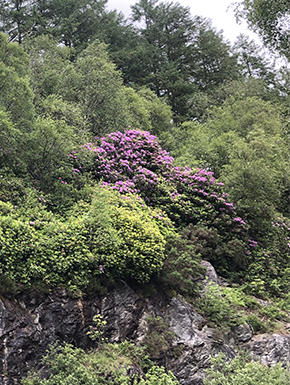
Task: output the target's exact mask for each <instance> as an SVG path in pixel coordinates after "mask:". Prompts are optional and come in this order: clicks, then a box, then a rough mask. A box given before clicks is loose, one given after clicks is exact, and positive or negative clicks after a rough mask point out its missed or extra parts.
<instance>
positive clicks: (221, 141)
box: [0, 0, 290, 384]
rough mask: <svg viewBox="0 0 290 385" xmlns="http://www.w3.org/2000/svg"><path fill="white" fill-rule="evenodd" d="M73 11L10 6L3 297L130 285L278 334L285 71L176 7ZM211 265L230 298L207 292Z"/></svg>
mask: <svg viewBox="0 0 290 385" xmlns="http://www.w3.org/2000/svg"><path fill="white" fill-rule="evenodd" d="M18 3H19V4H18ZM66 3H67V4H70V5H71V7H68V8H66V9H67V13H66V14H64V12H63V11H62V10H63V9H64V5H60V3H58V2H56V1H54V0H53V1H51V2H50V3H49V4H48V5H47V8H45V7H46V5H45V4H44V3H43V2H40V1H35V2H33V5H32V2H21V1H20V2H17V3H16V2H14V1H7V2H3V1H2V2H1V1H0V4H1V11H0V26H1V30H2V31H3V32H4V33H1V34H0V147H1V148H0V273H1V276H0V292H1V294H3V295H10V296H17V295H18V294H19V293H21V292H24V291H38V290H39V291H42V292H50V291H51V290H54V289H56V288H59V287H61V288H65V289H67V290H69V291H70V292H71V293H72V295H76V296H82V295H84V296H85V295H91V294H95V293H99V294H104V293H106V291H107V290H108V289H109V288H111V287H113V286H114V284H115V283H116V282H117V281H118V280H120V279H122V280H126V281H127V282H130V283H131V284H133V285H137V286H138V285H139V286H138V287H140V285H141V286H142V285H143V284H144V283H149V284H150V285H152V286H158V287H162V290H163V292H164V293H165V295H167V296H169V297H170V296H173V295H176V294H177V293H180V294H182V295H184V296H186V297H187V299H188V300H189V301H191V302H193V303H195V304H196V306H197V307H198V308H199V310H200V311H201V312H202V313H203V314H204V315H205V316H206V317H207V319H208V320H209V322H212V323H213V324H216V325H219V326H221V327H222V326H230V325H235V324H236V323H237V319H236V314H237V312H241V313H238V314H240V322H249V323H251V324H252V326H253V328H254V330H255V331H256V332H259V331H265V330H273V329H275V322H276V321H277V320H280V321H281V320H282V321H285V320H287V319H288V316H287V312H288V311H289V310H290V309H289V304H288V302H289V301H288V299H289V294H288V291H289V289H288V288H289V285H290V264H289V258H290V210H289V207H290V206H289V199H290V196H289V195H290V173H289V171H290V170H289V111H290V109H289V103H290V99H289V87H288V82H289V71H288V68H287V66H285V67H282V68H280V69H277V68H276V67H275V66H274V65H273V64H271V61H270V59H268V58H267V57H266V56H265V55H264V54H263V49H262V48H261V47H258V46H257V45H255V43H254V42H253V41H249V39H248V38H247V37H246V36H243V35H241V36H240V37H239V38H238V40H237V42H236V43H235V44H234V45H233V46H230V44H229V43H228V42H227V41H225V40H224V38H223V36H222V33H221V32H218V31H217V30H216V29H215V28H214V27H213V26H212V24H211V23H210V22H209V21H208V20H206V19H203V18H201V17H197V16H196V17H192V16H191V15H190V10H189V9H188V8H185V7H182V6H181V5H180V4H178V3H176V4H175V3H166V2H158V1H153V0H150V1H143V0H140V1H139V2H138V3H136V4H135V5H134V6H133V7H132V20H131V21H128V20H125V18H124V17H123V16H122V14H119V13H117V12H116V11H113V12H112V11H110V12H108V11H107V9H106V2H105V1H97V2H91V1H86V0H84V1H77V2H75V1H74V2H72V1H67V2H66ZM254 3H255V2H254ZM245 4H248V2H245ZM245 4H244V13H246V15H247V17H250V16H249V15H251V14H250V13H249V12H250V11H249V9H250V8H249V7H250V5H247V7H248V8H245V7H246V5H245ZM247 12H248V13H247ZM253 12H254V11H253ZM255 15H256V14H255ZM257 15H258V14H257ZM257 15H256V16H255V17H258V16H257ZM140 21H141V23H139V24H137V23H136V22H140ZM255 22H256V19H251V23H252V24H253V25H254V23H255ZM134 23H135V24H134ZM140 25H141V27H140ZM259 28H263V26H261V27H259ZM267 33H268V32H267ZM265 36H266V32H265ZM265 38H266V37H265ZM269 42H270V40H267V43H268V44H270V43H269ZM281 44H282V43H281ZM281 46H282V45H281ZM283 47H284V45H283ZM273 48H275V47H274V46H273ZM283 50H284V51H285V48H283ZM284 51H283V54H284V53H285V52H284ZM202 259H205V260H208V261H210V262H211V263H212V264H213V266H214V267H215V269H216V270H217V272H218V274H220V275H221V276H222V277H224V278H225V279H227V282H228V286H227V287H223V288H219V289H217V288H215V287H214V286H213V287H211V288H209V290H208V292H207V295H206V296H205V297H203V298H200V297H199V295H198V289H199V288H198V284H197V283H196V282H197V279H198V278H199V277H201V276H202V274H204V269H203V267H202V266H201V265H200V261H201V260H202ZM215 290H219V295H216V293H215ZM256 297H258V298H261V299H268V300H269V301H270V303H271V306H270V307H268V308H266V309H262V308H261V307H260V305H259V302H258V301H257V299H256ZM219 298H222V300H219ZM225 309H226V310H225ZM233 309H234V310H233ZM231 312H233V313H231ZM246 313H247V314H246ZM261 319H263V320H261ZM69 354H71V353H69ZM73 354H74V353H73ZM75 354H82V353H77V352H76V353H75ZM156 370H157V369H156ZM249 370H250V369H249ZM157 371H158V370H157ZM148 373H149V372H148ZM152 373H153V374H152V376H154V375H155V374H154V373H155V372H152ZM152 378H153V377H152ZM35 381H36V380H35ZM51 381H52V380H51ZM146 381H147V380H144V384H147V383H148V384H149V383H150V384H151V382H146ZM148 381H149V380H148ZM150 381H151V380H150ZM152 381H153V380H152ZM166 381H168V382H164V384H165V383H166V384H167V383H168V384H173V383H174V380H173V379H172V378H171V377H170V378H169V377H168V379H167V380H166ZM33 383H35V384H36V383H37V384H38V383H40V382H33ZM47 383H49V384H50V383H51V384H52V383H56V382H47ZM58 383H60V382H58ZM64 383H65V382H64ZM87 383H88V384H90V383H92V384H93V383H94V382H87ZM152 383H155V382H152ZM215 383H218V382H212V384H215ZM229 383H230V382H229ZM120 384H121V382H120Z"/></svg>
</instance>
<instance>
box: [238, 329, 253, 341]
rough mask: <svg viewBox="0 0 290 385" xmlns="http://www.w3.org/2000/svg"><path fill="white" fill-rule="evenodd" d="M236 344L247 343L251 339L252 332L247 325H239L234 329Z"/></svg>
mask: <svg viewBox="0 0 290 385" xmlns="http://www.w3.org/2000/svg"><path fill="white" fill-rule="evenodd" d="M235 335H236V338H237V341H238V342H247V341H249V340H250V339H251V338H252V337H253V331H252V329H251V327H250V326H249V325H239V326H238V327H236V328H235Z"/></svg>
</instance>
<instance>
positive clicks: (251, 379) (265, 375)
mask: <svg viewBox="0 0 290 385" xmlns="http://www.w3.org/2000/svg"><path fill="white" fill-rule="evenodd" d="M211 363H212V367H211V368H210V369H208V370H207V377H206V378H205V380H204V384H205V385H260V384H265V385H286V384H289V381H290V372H289V369H288V368H283V367H282V365H281V364H277V365H275V366H272V367H269V366H267V365H263V364H262V363H260V362H255V361H250V360H249V359H247V358H245V357H243V356H237V357H236V358H234V359H233V360H232V361H230V362H226V361H225V355H224V354H220V355H218V356H217V357H214V358H212V359H211Z"/></svg>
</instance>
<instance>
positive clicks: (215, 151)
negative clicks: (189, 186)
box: [177, 98, 289, 236]
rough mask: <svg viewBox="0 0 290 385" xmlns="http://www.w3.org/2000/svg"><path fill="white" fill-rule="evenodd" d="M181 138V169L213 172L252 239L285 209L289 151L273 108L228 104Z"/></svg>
mask: <svg viewBox="0 0 290 385" xmlns="http://www.w3.org/2000/svg"><path fill="white" fill-rule="evenodd" d="M179 135H180V137H179V138H178V137H177V141H179V142H183V143H186V144H185V145H184V146H181V148H180V150H179V153H180V154H181V156H180V158H179V162H180V163H181V164H187V165H188V164H190V163H189V162H192V163H193V162H194V164H195V165H198V166H199V167H204V168H206V169H209V170H212V171H213V172H214V175H215V176H216V177H218V178H219V180H220V182H223V183H224V184H225V189H226V191H227V193H228V195H229V197H230V199H231V200H232V201H233V202H234V205H235V206H236V207H237V210H238V214H239V215H240V216H241V217H243V218H244V219H245V220H247V221H248V222H249V223H250V224H251V227H252V231H253V233H256V234H255V235H257V234H259V235H261V234H262V233H263V231H264V230H265V228H264V227H263V226H271V225H270V222H269V219H270V218H271V216H273V213H274V212H275V210H276V207H278V208H279V209H280V210H282V209H283V207H285V206H287V205H286V204H285V203H286V202H285V201H284V199H285V196H286V194H285V192H286V191H288V185H289V176H288V175H289V162H288V157H287V146H286V143H285V140H284V136H283V129H282V125H281V122H280V117H279V111H278V109H277V108H276V107H275V106H274V105H272V104H271V103H270V102H265V101H262V100H260V99H257V98H245V99H240V100H239V99H237V100H234V98H229V99H228V100H227V101H226V102H224V104H222V106H220V107H215V108H213V109H212V111H211V114H210V118H209V119H208V121H207V122H206V123H205V124H203V125H201V124H198V123H187V124H184V126H183V130H182V129H181V130H180V133H179ZM182 135H183V136H182ZM192 163H191V164H192ZM284 194H285V195H284ZM267 223H268V224H267ZM265 234H266V233H264V235H265ZM264 235H263V236H264Z"/></svg>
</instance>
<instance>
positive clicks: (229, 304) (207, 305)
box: [196, 283, 246, 327]
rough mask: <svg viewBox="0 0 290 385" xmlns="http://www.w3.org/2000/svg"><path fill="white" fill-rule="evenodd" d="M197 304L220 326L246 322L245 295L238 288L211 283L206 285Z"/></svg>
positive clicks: (204, 313)
mask: <svg viewBox="0 0 290 385" xmlns="http://www.w3.org/2000/svg"><path fill="white" fill-rule="evenodd" d="M196 306H197V308H198V310H199V311H200V312H201V313H202V314H203V315H204V316H206V317H207V318H208V319H209V320H210V322H212V323H213V324H215V325H216V326H219V327H225V326H227V327H228V326H235V325H241V324H243V323H245V322H246V317H245V314H244V312H243V311H242V310H241V309H245V308H246V304H245V301H244V295H243V293H242V292H241V291H240V290H238V289H234V288H229V287H222V286H218V285H216V284H214V283H211V284H210V285H209V286H207V287H206V289H205V294H204V296H202V297H200V298H199V299H198V301H197V303H196Z"/></svg>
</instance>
